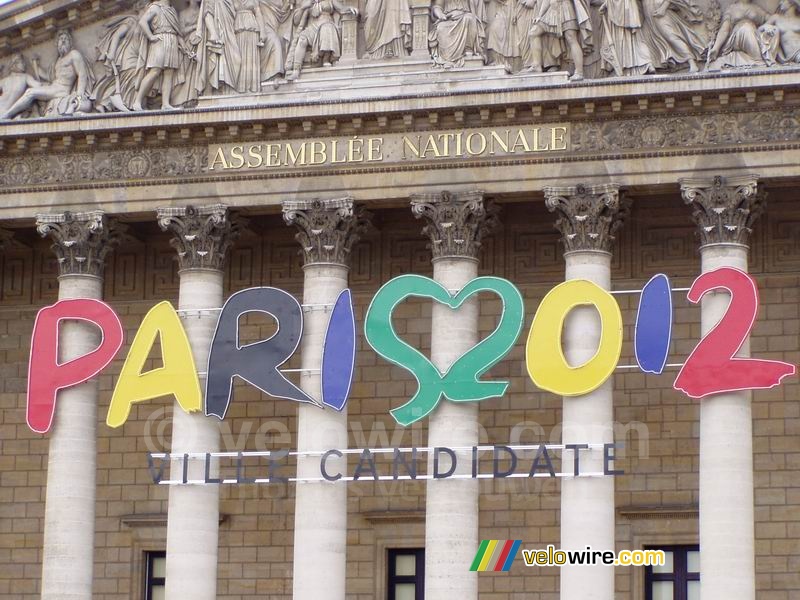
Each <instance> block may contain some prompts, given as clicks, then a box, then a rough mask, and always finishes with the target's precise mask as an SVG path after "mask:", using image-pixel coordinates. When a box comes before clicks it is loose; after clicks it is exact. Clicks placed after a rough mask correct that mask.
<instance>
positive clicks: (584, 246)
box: [544, 183, 630, 252]
mask: <svg viewBox="0 0 800 600" xmlns="http://www.w3.org/2000/svg"><path fill="white" fill-rule="evenodd" d="M544 197H545V205H546V206H547V209H548V210H549V211H550V212H554V213H556V214H557V215H558V218H557V219H556V223H555V227H556V229H558V231H560V232H561V241H562V243H563V244H564V250H565V252H577V251H594V252H611V249H612V248H613V246H614V240H615V239H616V238H615V234H616V232H617V231H619V229H620V227H622V224H623V223H624V222H625V218H626V217H627V216H628V213H629V212H630V203H629V202H627V201H626V200H625V198H624V197H622V196H621V194H620V191H619V185H617V184H616V183H608V184H604V185H591V186H585V185H575V186H566V187H546V188H544Z"/></svg>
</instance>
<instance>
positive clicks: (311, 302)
mask: <svg viewBox="0 0 800 600" xmlns="http://www.w3.org/2000/svg"><path fill="white" fill-rule="evenodd" d="M283 216H284V220H285V221H286V223H287V224H289V225H294V226H296V227H297V228H298V230H299V232H298V234H297V236H296V237H297V241H298V242H299V243H300V246H301V247H302V253H303V259H304V267H303V271H304V274H305V278H304V284H303V304H304V305H305V306H306V308H305V310H304V313H305V319H304V326H303V338H302V340H301V348H300V351H301V357H302V358H301V361H302V362H301V368H302V369H303V372H302V374H301V378H300V387H301V388H302V389H303V391H304V392H306V393H307V394H308V395H309V396H311V397H312V398H314V399H316V400H319V399H320V398H321V396H322V394H321V382H320V367H321V363H322V344H323V340H324V337H325V332H326V330H327V327H328V320H329V318H330V314H331V310H332V308H333V306H332V305H333V303H334V302H336V299H337V297H338V296H339V294H340V293H341V292H342V290H344V289H346V288H347V279H348V272H349V266H348V265H349V264H350V250H351V248H352V247H353V245H354V244H355V243H356V242H357V241H358V239H359V236H360V234H361V233H362V232H363V231H364V229H365V227H366V218H367V215H366V213H364V212H363V211H362V210H361V209H359V208H358V207H355V206H354V205H353V200H352V198H341V199H335V200H315V201H297V202H294V201H287V202H284V203H283ZM297 410H298V415H297V449H298V451H300V452H303V451H323V452H324V451H327V450H330V449H333V448H336V449H343V448H346V447H347V409H346V407H345V409H344V410H343V411H342V412H337V411H336V410H333V409H332V408H324V409H323V408H320V407H318V406H314V405H311V404H300V405H299V406H298V409H297ZM319 461H320V457H319V456H318V455H317V456H306V457H303V456H299V457H298V459H297V476H298V477H303V478H305V477H308V478H319V477H320V470H319V466H320V462H319ZM346 462H347V461H346V459H345V458H342V459H341V460H338V461H337V460H335V459H331V460H329V461H327V465H328V470H329V471H330V472H331V473H335V472H337V471H338V472H342V473H344V472H345V471H346ZM296 494H297V495H296V498H295V513H294V514H295V519H294V583H293V596H292V597H293V598H294V600H319V599H320V598H324V599H325V600H344V598H345V581H346V573H345V567H346V564H347V560H346V559H347V488H346V486H345V484H343V483H329V482H319V483H317V482H314V483H303V484H298V486H297V492H296Z"/></svg>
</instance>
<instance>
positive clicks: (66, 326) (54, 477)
mask: <svg viewBox="0 0 800 600" xmlns="http://www.w3.org/2000/svg"><path fill="white" fill-rule="evenodd" d="M36 226H37V227H36V228H37V231H38V232H39V234H41V235H42V236H43V237H49V238H50V239H51V240H52V241H53V246H52V248H53V252H54V253H55V255H56V257H57V258H58V267H59V273H60V275H59V278H58V298H59V300H69V299H75V298H93V299H98V300H101V299H102V298H103V268H104V266H105V258H106V255H107V254H108V252H109V250H110V249H111V247H112V245H113V244H114V243H115V242H116V241H117V239H118V238H117V236H116V234H115V231H114V229H113V227H112V225H111V224H110V223H109V221H108V219H107V218H106V217H105V215H104V214H103V212H102V211H93V212H87V213H76V214H70V213H62V214H48V215H38V216H37V220H36ZM99 344H100V336H99V332H98V331H97V329H96V328H95V327H93V326H92V325H90V324H88V323H81V322H79V321H65V322H64V323H62V325H61V332H60V356H59V360H60V361H61V362H66V361H70V360H74V359H76V358H79V357H80V356H83V355H85V354H87V353H89V352H91V351H92V350H94V349H95V348H97V346H98V345H99ZM97 396H98V380H97V378H94V379H92V380H90V381H87V382H86V383H83V384H81V385H76V386H74V387H71V388H67V389H63V390H61V391H60V392H59V393H58V405H57V407H56V412H55V417H54V420H53V426H52V429H51V430H50V433H49V438H50V447H49V451H48V459H47V492H46V502H45V512H44V556H43V559H42V599H43V600H91V598H92V577H93V569H94V517H95V476H96V471H97V464H96V460H97V450H96V446H97V443H96V434H97Z"/></svg>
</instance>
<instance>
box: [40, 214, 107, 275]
mask: <svg viewBox="0 0 800 600" xmlns="http://www.w3.org/2000/svg"><path fill="white" fill-rule="evenodd" d="M36 231H37V232H38V233H39V235H41V236H42V237H49V238H51V239H52V240H53V245H52V246H51V248H52V250H53V252H54V253H55V255H56V258H57V259H58V270H59V273H60V274H61V275H94V276H95V277H102V276H103V269H104V268H105V260H106V257H107V256H108V253H109V252H110V251H111V249H112V247H113V246H114V245H115V244H117V243H118V242H119V241H120V234H121V233H122V226H120V225H119V224H116V223H113V222H111V221H110V220H109V219H108V218H107V217H106V216H105V213H103V211H100V210H96V211H91V212H85V213H69V212H65V213H58V214H40V215H37V216H36Z"/></svg>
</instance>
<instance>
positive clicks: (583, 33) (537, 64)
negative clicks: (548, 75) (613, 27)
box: [529, 0, 593, 81]
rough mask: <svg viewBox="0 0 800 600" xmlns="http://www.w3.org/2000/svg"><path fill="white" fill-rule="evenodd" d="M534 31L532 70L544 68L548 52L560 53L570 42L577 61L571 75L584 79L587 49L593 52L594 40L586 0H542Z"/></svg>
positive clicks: (568, 48) (574, 77) (532, 39)
mask: <svg viewBox="0 0 800 600" xmlns="http://www.w3.org/2000/svg"><path fill="white" fill-rule="evenodd" d="M530 35H531V47H532V49H531V52H532V55H533V64H532V65H531V67H530V69H529V70H531V71H534V72H541V71H543V70H544V69H545V67H546V64H545V60H544V57H545V55H546V54H547V53H549V54H550V55H552V56H554V57H559V56H561V55H562V54H563V50H564V46H566V50H567V52H568V54H569V58H570V60H572V63H573V65H574V70H573V73H572V75H571V77H570V79H571V80H573V81H577V80H580V79H583V77H584V70H583V56H584V52H589V51H590V50H591V46H592V43H593V39H592V35H593V32H592V21H591V18H590V17H589V8H588V6H587V5H586V4H585V3H584V2H583V0H540V3H539V7H538V11H537V14H536V17H535V19H534V24H533V27H532V28H531V31H530Z"/></svg>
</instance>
